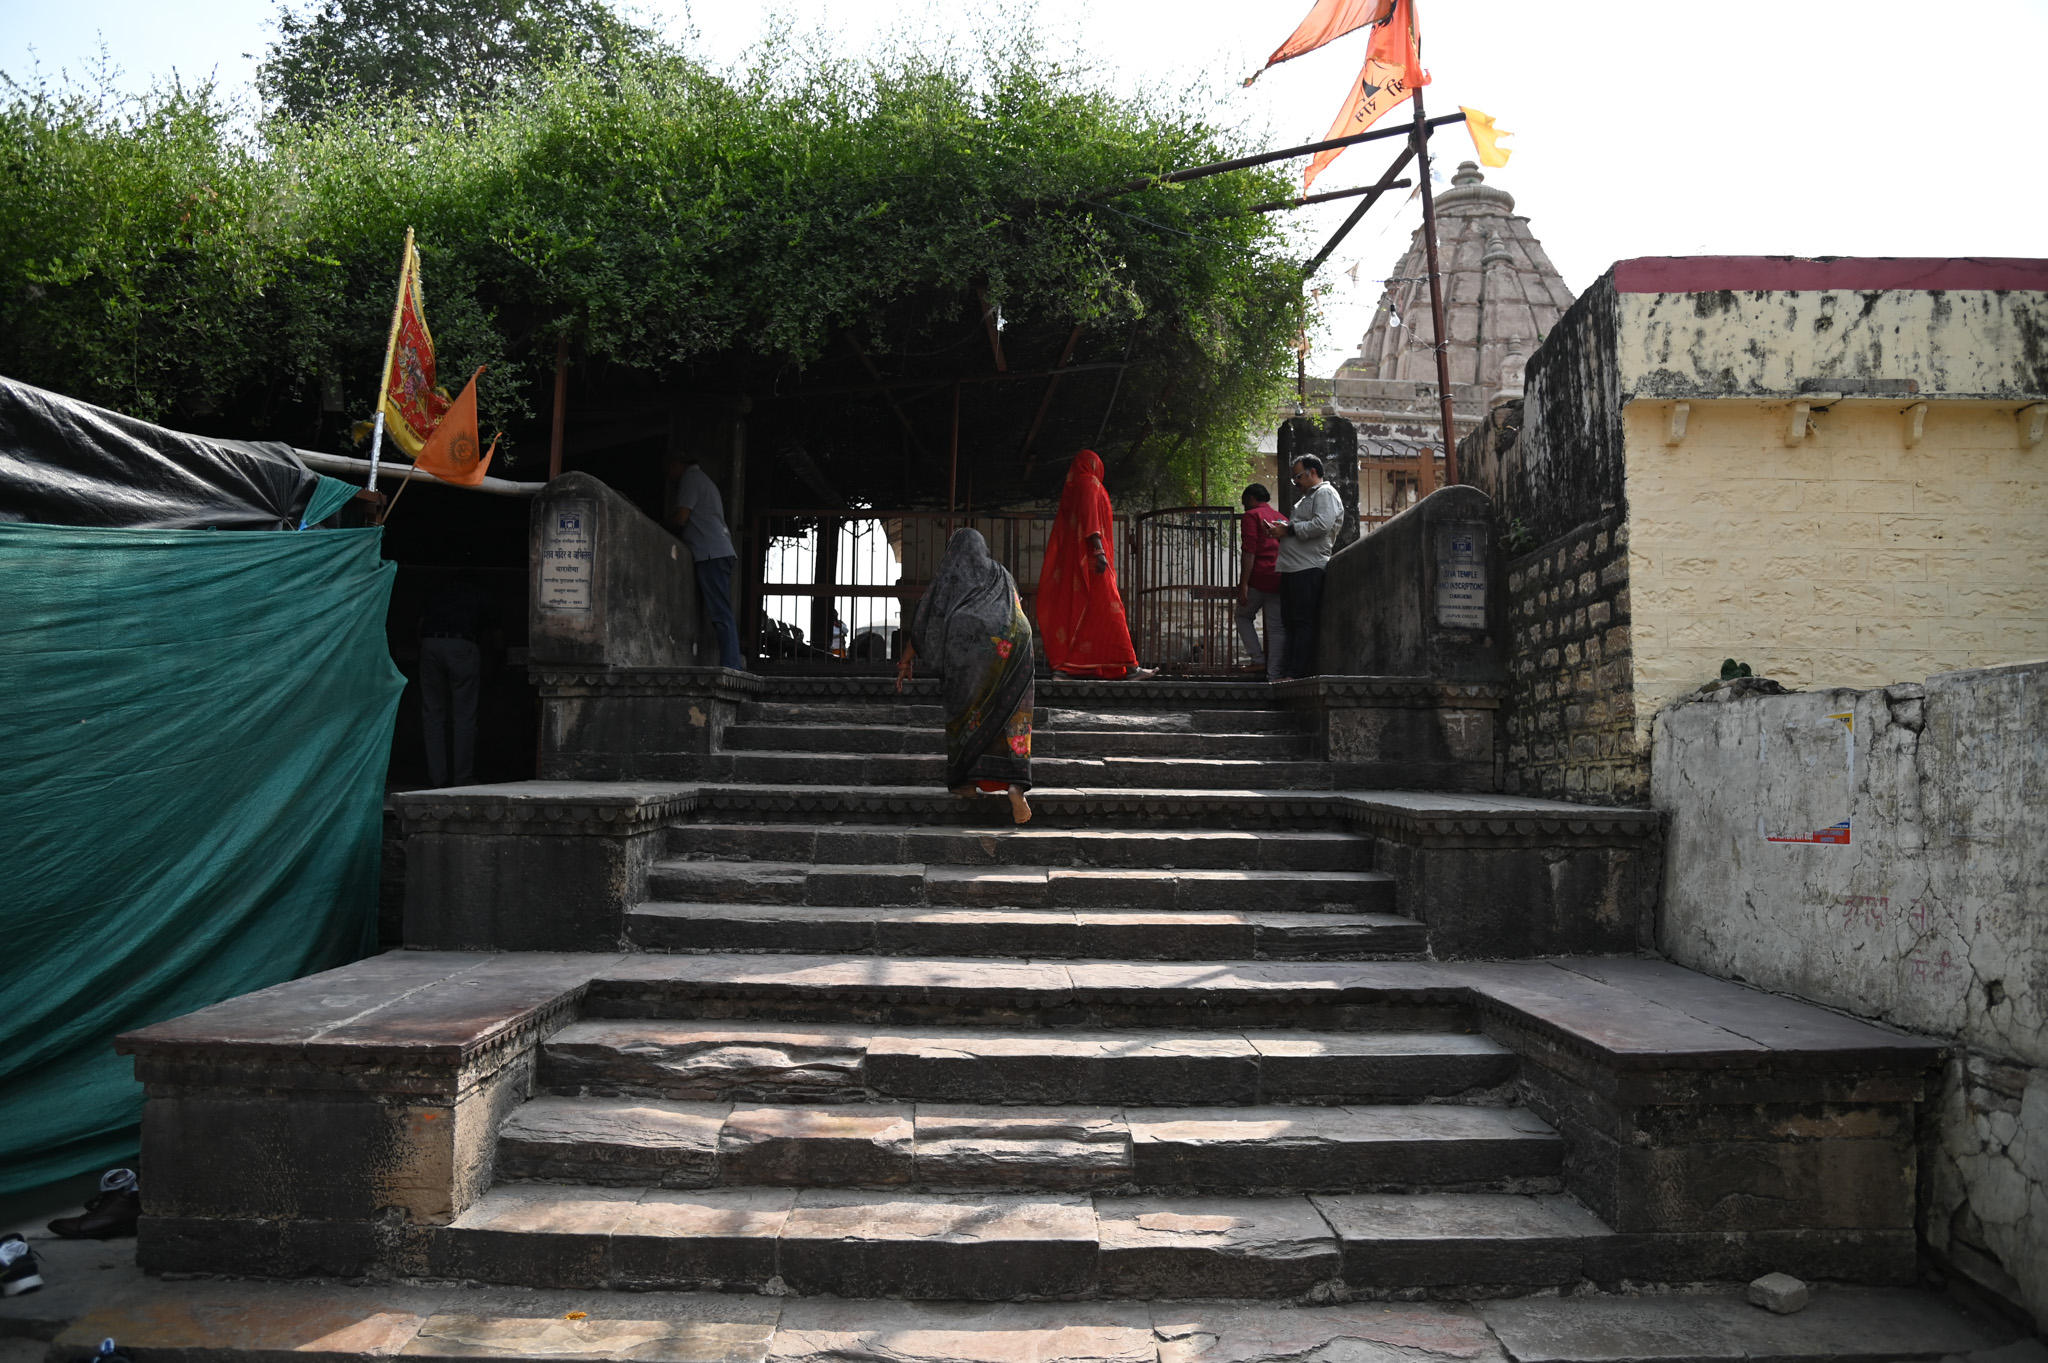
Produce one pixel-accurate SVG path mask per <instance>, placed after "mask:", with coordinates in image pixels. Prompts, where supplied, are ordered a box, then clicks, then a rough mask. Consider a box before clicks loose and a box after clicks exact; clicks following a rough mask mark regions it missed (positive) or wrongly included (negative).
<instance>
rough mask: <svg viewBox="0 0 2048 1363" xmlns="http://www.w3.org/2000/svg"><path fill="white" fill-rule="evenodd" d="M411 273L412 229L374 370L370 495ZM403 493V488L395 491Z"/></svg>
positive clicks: (380, 451) (407, 231) (407, 234)
mask: <svg viewBox="0 0 2048 1363" xmlns="http://www.w3.org/2000/svg"><path fill="white" fill-rule="evenodd" d="M411 272H412V229H411V228H410V227H408V228H406V229H405V254H404V255H402V256H400V257H399V258H398V297H397V298H396V299H394V300H393V301H392V304H391V331H390V334H389V335H388V336H386V338H385V340H384V367H383V368H382V369H380V370H378V371H377V419H376V421H375V422H374V423H373V424H372V425H371V427H370V485H369V488H368V489H367V490H368V491H370V492H375V491H376V490H377V463H378V460H379V459H381V458H382V457H383V454H384V397H385V395H386V393H387V392H389V390H390V388H391V357H392V356H393V355H396V354H397V353H398V319H399V318H400V317H402V316H404V315H405V281H406V279H407V277H408V276H409V275H410V274H411ZM399 491H400V492H403V491H405V489H404V488H400V489H399Z"/></svg>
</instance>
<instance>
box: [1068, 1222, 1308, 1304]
mask: <svg viewBox="0 0 2048 1363" xmlns="http://www.w3.org/2000/svg"><path fill="white" fill-rule="evenodd" d="M1095 1209H1096V1219H1097V1223H1098V1227H1099V1229H1098V1234H1099V1236H1100V1239H1101V1265H1100V1275H1101V1277H1100V1282H1101V1287H1102V1290H1103V1291H1105V1292H1108V1293H1113V1294H1115V1295H1118V1296H1130V1297H1222V1296H1235V1297H1244V1296H1253V1297H1289V1296H1296V1295H1298V1294H1300V1293H1303V1292H1306V1291H1307V1290H1308V1289H1310V1288H1311V1287H1313V1286H1315V1285H1316V1284H1317V1283H1319V1282H1325V1281H1328V1280H1330V1279H1333V1278H1335V1277H1336V1276H1337V1269H1338V1250H1337V1241H1336V1238H1335V1237H1334V1236H1333V1235H1332V1234H1331V1233H1330V1228H1329V1226H1328V1225H1326V1224H1325V1223H1324V1221H1323V1218H1322V1217H1321V1216H1320V1215H1319V1214H1318V1213H1317V1212H1316V1209H1315V1208H1314V1207H1312V1206H1311V1205H1309V1202H1308V1199H1306V1198H1303V1197H1260V1198H1231V1197H1195V1198H1188V1197H1177V1198H1149V1197H1099V1198H1097V1199H1096V1202H1095Z"/></svg>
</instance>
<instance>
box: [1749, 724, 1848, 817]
mask: <svg viewBox="0 0 2048 1363" xmlns="http://www.w3.org/2000/svg"><path fill="white" fill-rule="evenodd" d="M1756 743H1757V750H1756V758H1757V763H1758V765H1759V766H1761V767H1762V769H1763V779H1762V781H1761V783H1760V785H1759V795H1760V797H1761V799H1760V803H1761V804H1762V806H1763V808H1762V809H1761V810H1760V811H1759V812H1758V814H1757V816H1756V831H1757V832H1758V833H1759V834H1761V835H1762V837H1763V839H1764V841H1765V842H1801V843H1810V844H1813V845H1815V846H1822V847H1847V846H1849V845H1850V842H1851V828H1850V825H1851V822H1852V814H1851V807H1852V805H1853V804H1854V802H1855V799H1856V716H1855V715H1854V714H1853V713H1851V714H1839V715H1828V716H1827V717H1826V718H1825V719H1823V720H1821V721H1819V722H1818V723H1798V724H1787V725H1785V726H1784V727H1783V728H1781V729H1775V730H1774V729H1770V728H1765V729H1764V730H1762V731H1761V732H1759V733H1758V734H1757V740H1756Z"/></svg>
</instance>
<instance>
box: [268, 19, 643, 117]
mask: <svg viewBox="0 0 2048 1363" xmlns="http://www.w3.org/2000/svg"><path fill="white" fill-rule="evenodd" d="M656 46H657V42H656V39H655V37H654V35H653V34H651V33H649V32H648V31H646V30H645V29H642V28H639V27H636V26H635V25H632V24H629V23H627V22H625V21H624V20H622V19H620V18H619V17H618V15H617V14H615V13H614V12H613V11H612V9H611V8H610V6H608V5H606V4H604V3H603V0H319V3H317V4H316V5H314V6H313V7H312V8H311V9H308V10H303V11H301V10H294V9H292V8H291V7H290V6H288V5H287V6H283V7H281V8H280V11H279V14H278V40H277V41H276V42H275V43H273V44H271V46H270V50H269V52H268V53H267V55H266V57H265V59H264V62H263V66H262V69H261V71H260V72H259V74H258V77H257V85H258V87H259V88H260V89H261V90H262V92H263V97H264V100H265V102H266V103H268V104H269V105H270V107H271V108H272V109H274V110H276V111H277V112H278V113H280V114H282V115H284V116H285V117H288V118H292V119H295V120H297V121H299V122H311V121H314V120H316V119H318V118H320V117H322V116H324V115H326V114H328V113H329V112H331V111H332V110H333V109H334V107H335V106H336V105H337V104H340V103H345V102H347V101H349V100H361V99H384V100H390V99H408V100H411V101H412V102H413V103H415V104H416V105H419V106H421V107H423V108H425V109H428V110H431V111H434V112H436V113H439V114H443V115H445V114H447V113H449V112H454V111H459V110H464V109H471V108H477V107H480V106H482V105H483V104H485V103H487V102H488V101H489V100H490V99H491V97H492V96H494V95H496V94H497V93H498V92H499V91H500V90H501V89H503V88H504V87H505V86H507V85H508V84H512V83H514V82H516V81H518V80H519V79H520V78H522V77H524V76H526V75H528V74H530V73H532V72H534V71H536V70H540V69H543V68H545V67H548V66H551V65H554V64H556V63H558V62H570V63H575V64H579V65H591V66H596V67H598V68H600V69H605V70H613V71H616V70H617V69H618V68H619V67H620V65H621V64H622V63H624V62H626V61H629V60H630V59H631V58H633V57H635V56H637V55H644V54H646V53H648V52H651V51H653V50H654V49H655V47H656Z"/></svg>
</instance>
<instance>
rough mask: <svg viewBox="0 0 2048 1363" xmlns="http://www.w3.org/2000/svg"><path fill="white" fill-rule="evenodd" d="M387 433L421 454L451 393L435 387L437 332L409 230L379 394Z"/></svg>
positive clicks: (411, 452)
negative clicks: (429, 323)
mask: <svg viewBox="0 0 2048 1363" xmlns="http://www.w3.org/2000/svg"><path fill="white" fill-rule="evenodd" d="M378 401H379V404H380V405H381V406H382V408H383V411H384V433H385V434H386V435H388V436H390V437H391V438H392V440H394V441H396V442H397V444H398V448H400V449H401V450H404V451H405V452H406V453H407V454H409V455H414V456H417V455H418V454H419V452H420V450H421V449H423V448H424V447H425V446H426V443H427V437H428V436H430V435H432V434H433V433H434V428H435V427H436V426H439V425H440V424H441V418H442V416H443V415H444V414H445V413H446V412H447V411H448V395H447V394H446V393H444V392H441V391H440V390H439V389H437V388H436V387H435V386H434V337H433V334H432V333H431V332H429V331H428V330H427V312H426V300H425V299H424V298H422V297H421V296H420V253H419V249H418V248H417V247H415V246H414V245H413V244H412V233H411V232H409V231H408V232H407V233H406V234H405V261H404V263H403V264H402V265H400V266H399V273H398V306H397V307H396V308H394V309H393V310H392V314H391V338H390V340H389V341H388V342H386V344H385V348H384V386H383V391H382V392H381V393H380V394H379V397H378Z"/></svg>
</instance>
